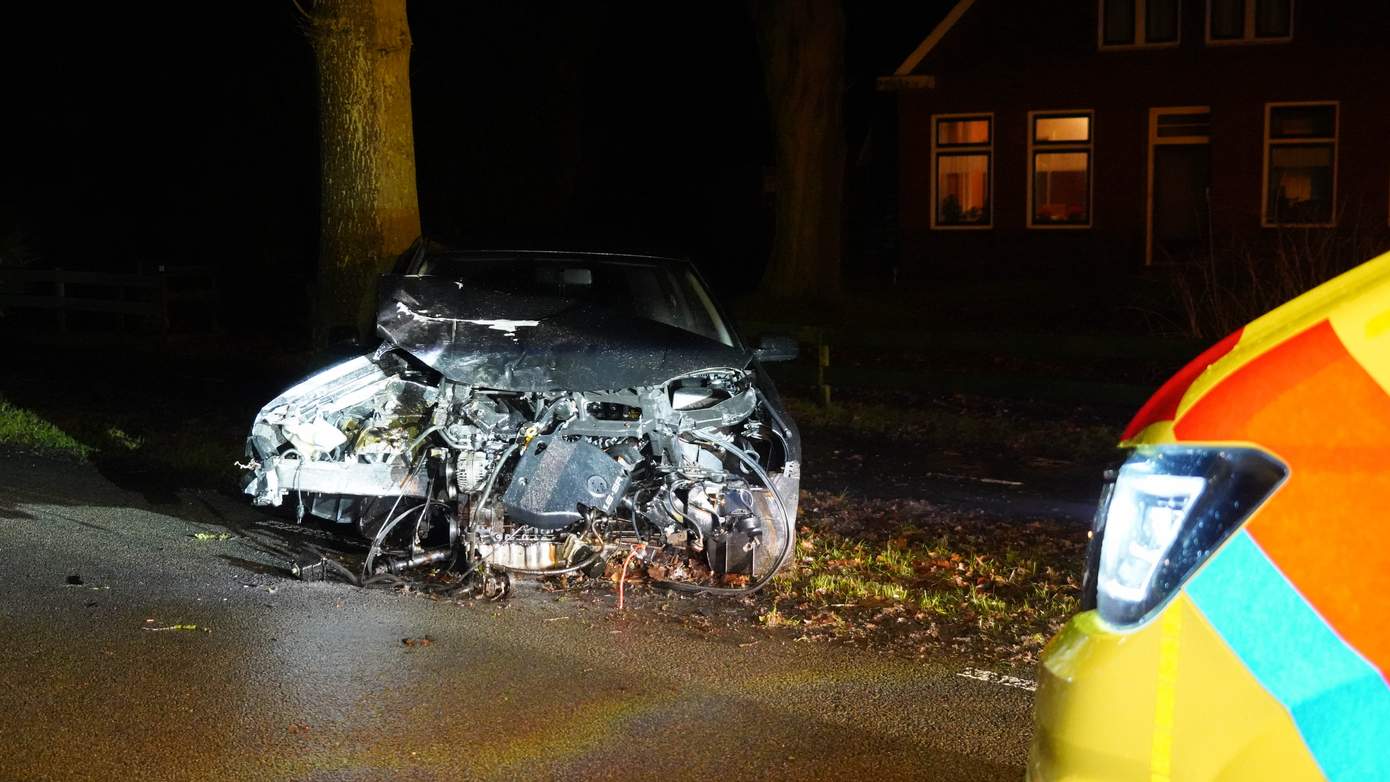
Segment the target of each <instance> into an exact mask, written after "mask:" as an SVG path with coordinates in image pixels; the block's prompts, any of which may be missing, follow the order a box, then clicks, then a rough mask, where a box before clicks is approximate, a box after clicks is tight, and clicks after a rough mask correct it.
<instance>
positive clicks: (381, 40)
mask: <svg viewBox="0 0 1390 782" xmlns="http://www.w3.org/2000/svg"><path fill="white" fill-rule="evenodd" d="M309 37H310V41H311V43H312V44H313V49H314V56H315V59H316V60H317V63H318V81H319V139H320V141H319V143H320V146H319V150H320V151H319V162H320V168H321V172H322V182H321V192H320V212H319V228H320V240H319V242H320V243H319V266H318V282H317V285H316V295H315V307H314V309H315V313H314V340H315V343H316V344H318V345H323V344H325V343H326V342H327V341H328V340H330V339H332V338H334V337H336V336H337V335H339V334H341V333H343V332H347V333H351V334H355V335H356V336H357V337H358V338H359V339H361V340H363V341H366V340H368V339H370V338H371V335H372V333H373V331H374V321H375V295H374V294H375V291H376V284H377V277H378V275H380V274H381V273H382V272H385V271H387V270H389V269H390V266H391V262H392V261H393V260H394V258H395V257H396V256H398V255H399V254H400V253H401V252H403V251H404V250H405V249H406V248H407V247H409V246H410V243H411V242H412V241H414V239H415V237H417V236H419V234H420V205H419V199H418V197H417V195H416V192H415V138H414V130H413V126H412V119H411V111H410V27H409V25H408V24H407V22H406V13H405V0H318V2H317V3H315V4H314V6H313V8H312V11H311V12H310V14H309Z"/></svg>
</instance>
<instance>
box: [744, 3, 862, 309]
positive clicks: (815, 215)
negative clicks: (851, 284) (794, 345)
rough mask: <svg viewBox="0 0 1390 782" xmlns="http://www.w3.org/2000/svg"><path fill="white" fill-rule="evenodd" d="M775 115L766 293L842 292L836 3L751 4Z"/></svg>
mask: <svg viewBox="0 0 1390 782" xmlns="http://www.w3.org/2000/svg"><path fill="white" fill-rule="evenodd" d="M751 4H752V11H753V19H754V23H755V26H756V27H757V31H758V45H759V50H760V52H761V54H762V61H763V79H764V83H765V84H766V88H767V96H768V102H769V104H770V108H771V115H772V116H771V118H772V130H773V136H774V147H775V150H774V155H775V159H776V173H777V183H776V187H777V191H776V196H775V200H774V205H775V206H774V208H775V210H776V220H777V224H776V229H775V231H774V235H773V243H772V257H771V258H770V259H769V261H768V267H767V272H766V273H765V274H764V276H763V281H762V286H763V289H764V291H765V292H767V293H768V294H770V295H773V296H776V297H777V298H788V299H798V300H829V299H832V298H834V297H836V296H837V295H838V294H839V291H840V271H841V270H840V257H841V254H842V251H843V224H844V213H843V199H844V179H845V130H844V118H843V115H842V98H843V91H844V90H843V86H844V70H845V65H844V14H843V12H842V9H841V7H840V2H839V0H751Z"/></svg>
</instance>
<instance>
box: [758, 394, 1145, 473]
mask: <svg viewBox="0 0 1390 782" xmlns="http://www.w3.org/2000/svg"><path fill="white" fill-rule="evenodd" d="M784 401H785V403H786V406H787V409H788V410H789V411H790V412H791V414H792V417H793V418H794V419H795V420H796V422H797V424H798V425H799V426H801V428H803V429H827V430H839V431H848V432H853V433H855V434H856V435H870V436H876V437H881V438H885V439H890V440H894V441H898V442H910V443H912V444H913V446H914V447H917V448H924V449H928V450H940V451H953V452H957V453H966V454H977V455H982V454H988V455H990V456H993V457H1013V458H1015V459H1018V460H1027V459H1038V458H1042V459H1050V460H1058V461H1066V462H1076V463H1081V464H1092V463H1095V464H1102V463H1105V462H1106V461H1107V460H1109V459H1111V458H1113V455H1114V453H1115V446H1116V443H1118V442H1119V439H1120V432H1119V430H1118V429H1116V428H1114V427H1111V426H1104V425H1100V424H1087V423H1078V422H1076V421H1071V420H1067V419H1065V418H1062V417H1054V418H1039V417H1037V416H1033V415H1018V414H1013V413H1011V412H1010V410H1009V409H1008V408H1006V407H1004V406H1002V405H995V406H993V407H992V408H991V409H989V410H981V409H970V408H966V407H958V406H946V405H943V404H939V403H935V402H931V401H924V402H922V403H920V404H916V405H906V404H886V403H881V402H862V401H847V402H837V403H835V404H833V405H831V406H830V407H821V406H820V405H818V404H816V403H815V402H812V401H809V400H806V399H802V398H797V397H792V396H788V397H785V398H784Z"/></svg>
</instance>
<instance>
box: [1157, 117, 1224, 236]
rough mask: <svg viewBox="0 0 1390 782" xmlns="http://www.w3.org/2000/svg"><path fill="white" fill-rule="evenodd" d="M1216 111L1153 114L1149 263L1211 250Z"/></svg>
mask: <svg viewBox="0 0 1390 782" xmlns="http://www.w3.org/2000/svg"><path fill="white" fill-rule="evenodd" d="M1210 128H1211V111H1210V110H1209V109H1206V108H1205V107H1187V108H1178V109H1153V110H1151V112H1150V122H1149V194H1148V195H1149V198H1148V211H1149V213H1148V220H1147V223H1148V248H1147V249H1148V261H1149V262H1150V263H1154V262H1158V263H1163V262H1168V261H1182V260H1183V259H1185V258H1188V257H1190V256H1192V255H1193V254H1194V253H1197V252H1201V251H1203V250H1204V248H1205V247H1206V242H1207V240H1208V238H1209V237H1208V233H1209V232H1208V228H1209V226H1210V224H1211V212H1210V203H1211V155H1210V150H1211V144H1210V141H1211V131H1210Z"/></svg>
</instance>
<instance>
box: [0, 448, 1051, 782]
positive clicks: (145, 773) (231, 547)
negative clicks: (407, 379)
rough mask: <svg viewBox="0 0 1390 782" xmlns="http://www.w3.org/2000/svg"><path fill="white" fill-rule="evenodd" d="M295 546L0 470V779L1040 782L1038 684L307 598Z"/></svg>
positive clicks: (260, 528)
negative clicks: (1026, 767) (1028, 765)
mask: <svg viewBox="0 0 1390 782" xmlns="http://www.w3.org/2000/svg"><path fill="white" fill-rule="evenodd" d="M199 531H206V532H226V531H230V532H232V533H234V534H237V535H239V536H240V537H238V538H236V539H233V540H227V541H199V540H196V539H194V538H192V537H191V535H192V534H193V533H195V532H199ZM298 534H300V533H298V532H297V531H293V530H292V528H289V526H288V525H287V524H286V523H285V522H283V521H280V520H275V519H269V518H268V517H267V515H266V514H264V513H261V512H259V511H256V510H255V509H252V508H250V507H248V506H246V505H245V504H244V503H241V502H238V501H237V500H236V499H235V498H230V497H224V496H221V495H217V494H184V495H181V496H177V497H173V496H166V497H159V498H154V499H153V500H152V499H151V498H149V497H147V496H144V495H142V494H139V493H135V492H131V491H127V490H124V489H121V488H119V487H117V486H116V485H114V484H112V483H111V482H109V481H108V480H107V479H106V478H104V477H103V476H102V475H100V474H99V473H97V472H96V471H95V470H94V469H92V468H90V467H87V466H80V465H73V464H66V463H59V462H52V461H46V460H41V459H36V458H30V457H22V456H0V572H3V578H0V631H3V644H4V645H3V653H0V780H31V779H100V780H113V779H198V780H202V779H227V780H238V779H271V780H281V779H287V780H289V779H293V780H366V779H400V780H434V779H605V778H622V779H663V780H675V779H701V780H710V779H719V780H726V779H736V778H743V779H939V780H997V779H1019V778H1020V777H1021V776H1022V767H1023V760H1024V756H1025V753H1026V746H1027V741H1028V735H1029V727H1028V712H1029V708H1030V705H1031V701H1030V693H1028V692H1026V691H1023V690H1019V689H1015V688H1010V687H1003V686H999V685H996V684H988V683H984V682H980V681H975V680H972V679H967V678H962V677H961V676H959V675H958V673H959V672H960V665H958V664H956V665H951V664H946V663H943V664H940V665H931V664H922V663H914V662H907V661H900V660H895V659H889V658H885V657H881V656H876V655H874V654H872V653H870V652H865V651H858V650H853V649H848V648H844V647H835V646H826V645H820V644H813V643H797V642H794V641H792V640H789V639H786V638H782V637H778V636H774V635H771V634H768V633H766V632H763V631H760V630H758V629H756V628H751V627H745V628H743V629H739V628H738V627H737V626H734V627H732V628H726V629H724V630H722V631H720V630H714V631H710V630H699V629H695V628H691V627H689V626H687V625H685V624H682V623H680V622H676V621H650V620H646V619H644V618H642V616H641V615H640V611H641V610H642V609H641V608H639V611H638V613H634V612H629V613H628V615H626V616H618V615H617V614H616V613H615V611H614V610H613V600H612V598H611V596H608V595H600V596H598V597H588V598H574V597H569V598H561V597H557V596H555V595H552V594H547V593H541V592H538V591H529V592H527V591H523V592H522V593H521V594H520V595H518V596H517V597H515V598H513V599H511V600H509V601H507V602H506V603H471V604H466V605H459V604H455V603H451V602H436V601H431V600H427V599H424V598H420V597H416V596H406V595H399V594H394V593H390V592H381V591H363V590H358V589H355V588H353V587H349V586H346V585H340V584H328V583H318V584H309V583H302V582H298V581H293V580H290V579H288V578H287V576H286V575H285V574H284V572H283V567H284V561H285V557H284V556H283V555H282V553H281V552H282V551H284V550H286V546H287V545H289V544H291V543H293V542H294V537H295V535H298ZM71 575H78V576H80V578H81V580H82V582H83V583H82V584H81V585H72V584H69V583H67V581H68V577H69V576H71ZM648 603H650V601H648ZM711 610H723V609H720V608H719V607H718V605H717V604H715V605H713V606H712V608H711ZM190 624H193V625H198V626H199V628H200V629H197V630H163V631H152V630H150V629H147V628H154V627H170V626H174V625H190ZM204 629H208V630H210V631H211V632H204ZM425 636H429V637H430V639H431V642H430V643H429V645H416V646H407V645H405V644H403V643H402V639H406V638H410V639H418V638H422V637H425Z"/></svg>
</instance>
